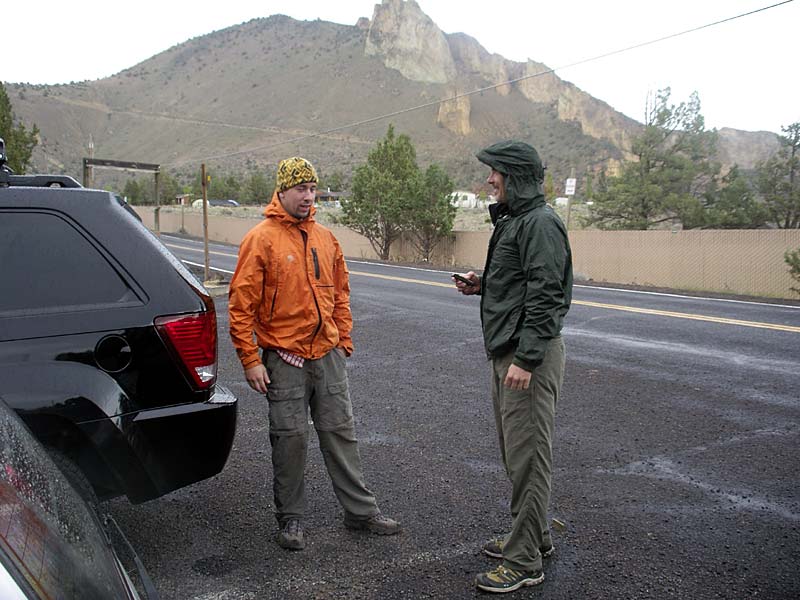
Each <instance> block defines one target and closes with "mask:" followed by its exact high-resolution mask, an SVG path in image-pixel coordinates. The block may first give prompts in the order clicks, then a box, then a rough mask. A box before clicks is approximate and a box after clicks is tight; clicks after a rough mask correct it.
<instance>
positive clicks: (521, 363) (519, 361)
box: [511, 355, 542, 373]
mask: <svg viewBox="0 0 800 600" xmlns="http://www.w3.org/2000/svg"><path fill="white" fill-rule="evenodd" d="M511 364H512V365H517V366H518V367H519V368H520V369H524V370H526V371H528V372H529V373H533V370H534V369H535V368H536V367H538V366H539V365H541V364H542V361H541V360H535V361H530V360H525V359H524V358H520V357H519V356H517V355H514V358H513V359H511Z"/></svg>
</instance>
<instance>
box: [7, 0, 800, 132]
mask: <svg viewBox="0 0 800 600" xmlns="http://www.w3.org/2000/svg"><path fill="white" fill-rule="evenodd" d="M779 1H780V0H671V1H670V2H654V1H652V0H605V1H602V2H601V1H596V0H558V1H553V0H550V1H548V2H541V1H537V0H491V1H487V2H466V1H464V0H418V2H417V3H418V4H419V5H420V7H421V8H422V10H423V11H424V12H425V13H426V14H427V15H428V16H430V17H431V18H432V19H433V21H434V22H435V23H436V24H437V25H438V26H439V27H440V28H441V29H442V30H443V31H444V32H445V33H455V32H463V33H466V34H468V35H471V36H472V37H474V38H476V39H477V40H478V41H479V42H480V43H481V44H482V45H483V46H484V48H486V49H487V50H488V51H489V52H494V53H497V54H501V55H503V56H504V57H506V58H509V59H512V60H517V61H525V60H527V59H528V58H530V59H533V60H535V61H537V62H541V63H544V64H546V65H547V66H548V67H551V68H555V69H557V71H556V74H557V75H558V76H559V77H561V78H562V79H565V80H567V81H571V82H572V83H574V84H575V85H577V86H578V87H580V88H581V89H583V90H585V91H586V92H588V93H590V94H592V95H593V96H595V97H596V98H599V99H601V100H603V101H605V102H607V103H608V104H610V105H611V106H613V107H614V108H616V109H617V110H619V111H621V112H623V113H625V114H627V115H628V116H630V117H633V118H634V119H637V120H638V121H642V120H643V114H644V106H645V102H646V98H647V94H648V92H652V91H655V90H657V89H660V88H663V87H667V86H669V87H671V88H672V99H673V100H674V101H682V100H685V99H687V98H688V96H689V94H690V93H691V92H692V91H697V92H698V93H699V94H700V100H701V103H702V113H703V115H704V116H705V119H706V126H707V127H709V128H711V127H717V128H721V127H734V128H737V129H745V130H749V131H758V130H766V131H774V132H776V133H779V132H780V128H781V126H786V125H789V124H790V123H793V122H796V121H800V93H799V92H800V78H798V76H797V72H798V62H799V61H798V56H800V52H798V49H797V43H796V35H797V27H798V25H799V24H800V2H798V1H796V0H795V1H791V2H789V3H786V4H782V5H780V6H776V7H774V8H771V9H769V10H764V11H762V12H758V13H756V14H753V15H750V16H746V17H742V18H740V19H736V20H733V21H730V22H726V23H722V24H720V25H716V26H714V27H709V28H705V29H702V30H700V31H696V32H694V33H688V34H686V35H683V36H679V37H676V38H673V39H669V40H666V41H663V42H658V43H655V44H652V45H649V46H646V47H642V48H637V49H633V50H629V51H627V52H623V53H620V54H618V55H614V56H612V57H608V58H603V59H599V60H595V61H591V62H588V63H587V64H584V65H581V66H574V67H568V65H570V64H572V63H575V62H579V61H583V60H585V59H589V58H592V57H596V56H599V55H603V54H606V53H609V52H613V51H616V50H621V49H624V48H627V47H630V46H635V45H637V44H641V43H644V42H649V41H651V40H656V39H658V38H662V37H665V36H670V35H672V34H676V33H680V32H682V31H686V30H690V29H694V28H697V27H701V26H703V25H707V24H710V23H713V22H716V21H720V20H723V19H727V18H730V17H734V16H736V15H739V14H742V13H746V12H750V11H754V10H757V9H760V8H764V7H767V6H770V5H773V4H777V3H778V2H779ZM373 7H374V3H373V2H370V1H368V0H302V1H301V2H285V1H284V2H275V1H272V0H259V1H257V2H256V1H255V0H224V1H223V2H214V3H202V2H201V3H198V2H184V1H180V0H174V1H164V0H158V1H156V0H138V1H137V2H128V3H125V4H119V3H114V2H109V1H108V0H73V1H72V2H64V0H40V1H38V2H36V1H29V2H20V3H15V5H14V7H13V10H9V9H8V8H4V9H3V15H2V20H3V27H2V28H1V29H0V31H1V32H2V35H0V43H2V48H3V52H2V60H0V80H2V81H5V82H29V83H69V82H70V81H83V80H94V79H99V78H103V77H107V76H109V75H113V74H114V73H117V72H119V71H121V70H123V69H127V68H129V67H132V66H134V65H135V64H137V63H139V62H142V61H143V60H146V59H148V58H150V57H151V56H153V55H155V54H158V53H159V52H162V51H164V50H166V49H167V48H169V47H171V46H173V45H175V44H179V43H181V42H184V41H186V40H188V39H189V38H192V37H196V36H200V35H204V34H206V33H210V32H212V31H214V30H218V29H224V28H225V27H229V26H231V25H236V24H239V23H242V22H244V21H249V20H250V19H253V18H257V17H267V16H269V15H271V14H276V13H281V14H288V15H289V16H291V17H294V18H296V19H308V20H312V19H316V18H320V19H323V20H326V21H334V22H337V23H343V24H347V25H354V24H355V23H356V21H357V20H358V18H359V17H371V16H372V12H373ZM12 20H13V23H12V22H11V21H12Z"/></svg>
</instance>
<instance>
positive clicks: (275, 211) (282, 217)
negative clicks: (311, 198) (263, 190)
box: [264, 190, 317, 224]
mask: <svg viewBox="0 0 800 600" xmlns="http://www.w3.org/2000/svg"><path fill="white" fill-rule="evenodd" d="M316 212H317V207H316V206H314V205H313V204H312V205H311V210H310V211H309V213H308V217H306V218H305V219H298V218H297V217H293V216H292V215H290V214H289V213H287V212H286V209H285V208H283V204H281V201H280V199H279V198H278V190H275V191H274V192H273V193H272V200H271V201H270V203H269V204H267V207H266V208H265V209H264V217H265V218H267V219H277V220H278V221H281V222H285V223H289V224H291V223H305V222H309V223H313V222H314V213H316Z"/></svg>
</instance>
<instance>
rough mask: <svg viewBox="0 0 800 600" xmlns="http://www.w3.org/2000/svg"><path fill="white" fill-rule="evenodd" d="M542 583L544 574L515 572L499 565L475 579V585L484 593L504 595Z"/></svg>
mask: <svg viewBox="0 0 800 600" xmlns="http://www.w3.org/2000/svg"><path fill="white" fill-rule="evenodd" d="M543 581H544V573H543V572H542V570H541V569H539V570H538V571H532V572H528V571H515V570H514V569H509V568H507V567H504V566H503V565H500V566H499V567H497V568H496V569H494V570H492V571H489V572H487V573H481V574H480V575H478V576H477V577H476V578H475V585H477V586H478V589H479V590H483V591H484V592H495V593H499V594H504V593H506V592H513V591H514V590H518V589H519V588H521V587H529V586H532V585H537V584H539V583H542V582H543Z"/></svg>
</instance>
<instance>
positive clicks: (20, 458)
mask: <svg viewBox="0 0 800 600" xmlns="http://www.w3.org/2000/svg"><path fill="white" fill-rule="evenodd" d="M137 570H138V569H137ZM138 579H139V580H140V581H143V582H146V583H145V584H144V585H143V586H142V587H143V590H142V591H143V593H144V594H146V597H147V598H148V599H149V600H156V596H157V593H156V592H155V589H154V588H153V586H152V583H151V582H150V579H149V577H148V576H147V574H146V573H143V572H142V571H139V575H138ZM0 598H3V600H50V599H54V598H63V599H65V600H72V599H74V600H78V599H80V600H138V599H139V598H140V595H139V592H138V591H137V590H136V588H135V586H134V584H133V581H132V579H131V577H130V576H129V574H128V572H127V571H126V570H125V567H124V566H123V561H122V560H120V557H119V555H118V554H117V552H116V551H115V549H114V546H113V545H112V543H111V540H110V538H109V536H108V535H107V534H106V531H105V529H104V526H103V523H102V522H101V520H100V519H99V518H98V515H97V514H96V513H94V512H93V509H92V507H90V506H88V505H87V504H86V502H85V501H84V500H83V498H81V497H80V496H79V495H78V493H77V492H76V491H75V490H74V489H73V488H72V486H70V484H69V483H68V482H67V480H66V478H65V477H64V475H62V474H61V473H60V472H59V470H58V468H57V467H56V465H55V464H54V463H53V462H52V460H50V457H49V455H48V454H47V452H46V451H45V450H44V448H43V447H42V445H41V444H40V443H39V442H38V441H37V440H36V439H35V438H34V437H33V435H32V434H31V433H30V431H29V430H28V429H27V427H26V426H25V424H24V423H23V422H22V420H21V419H20V418H19V417H18V416H17V415H16V414H15V413H14V412H13V411H12V410H11V409H10V408H9V407H8V406H7V405H6V404H5V402H3V401H2V399H0Z"/></svg>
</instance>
